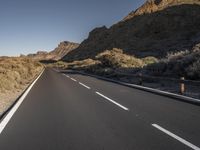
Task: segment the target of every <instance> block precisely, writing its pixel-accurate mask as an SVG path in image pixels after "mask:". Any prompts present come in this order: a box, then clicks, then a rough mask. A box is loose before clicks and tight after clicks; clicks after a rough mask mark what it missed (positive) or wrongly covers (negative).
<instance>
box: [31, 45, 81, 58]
mask: <svg viewBox="0 0 200 150" xmlns="http://www.w3.org/2000/svg"><path fill="white" fill-rule="evenodd" d="M78 46H79V44H77V43H72V42H68V41H64V42H61V43H60V44H59V45H58V47H57V48H55V49H54V50H53V51H51V52H49V53H48V52H46V51H39V52H37V53H36V54H29V55H27V56H28V57H30V58H33V59H35V60H59V59H61V58H62V57H64V56H65V55H66V54H67V53H69V52H70V51H72V50H73V49H76V48H77V47H78Z"/></svg>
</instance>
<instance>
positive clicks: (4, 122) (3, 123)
mask: <svg viewBox="0 0 200 150" xmlns="http://www.w3.org/2000/svg"><path fill="white" fill-rule="evenodd" d="M43 72H44V70H43V71H42V73H41V74H40V75H39V76H38V77H37V79H35V81H34V82H33V83H32V84H31V85H30V86H29V88H28V89H27V90H26V91H25V93H24V94H23V95H22V97H21V98H20V99H19V100H18V101H17V103H16V104H15V105H14V107H13V108H12V109H11V110H10V111H9V112H8V114H7V115H6V116H5V118H4V119H3V120H2V121H1V122H0V134H1V133H2V131H3V130H4V128H5V127H6V125H7V124H8V122H9V121H10V119H11V118H12V116H13V115H14V113H15V112H16V111H17V109H18V108H19V106H20V105H21V104H22V102H23V101H24V99H25V98H26V96H27V95H28V93H29V92H30V90H31V89H32V87H33V86H34V84H35V83H36V82H37V81H38V79H39V78H40V77H41V75H42V74H43Z"/></svg>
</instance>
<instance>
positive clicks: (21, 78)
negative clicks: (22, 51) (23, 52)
mask: <svg viewBox="0 0 200 150" xmlns="http://www.w3.org/2000/svg"><path fill="white" fill-rule="evenodd" d="M42 68H43V66H42V65H41V64H40V63H37V62H34V61H32V60H31V59H27V58H16V57H12V58H1V57H0V114H1V112H2V111H3V110H4V109H5V108H6V107H7V106H9V105H10V104H11V103H12V101H13V100H14V99H15V98H16V96H17V95H19V94H20V93H21V92H22V91H23V90H24V89H25V87H26V86H27V85H28V84H29V83H30V82H31V81H32V80H33V79H34V78H35V77H36V75H38V74H39V73H40V72H41V70H42Z"/></svg>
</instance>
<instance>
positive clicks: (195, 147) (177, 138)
mask: <svg viewBox="0 0 200 150" xmlns="http://www.w3.org/2000/svg"><path fill="white" fill-rule="evenodd" d="M152 126H153V127H155V128H157V129H159V130H160V131H162V132H164V133H166V134H167V135H169V136H171V137H173V138H174V139H176V140H178V141H179V142H181V143H183V144H185V145H187V146H188V147H190V148H192V149H194V150H200V148H199V147H197V146H195V145H193V144H192V143H190V142H188V141H186V140H185V139H183V138H181V137H179V136H177V135H175V134H173V133H172V132H170V131H168V130H166V129H164V128H162V127H161V126H159V125H157V124H152Z"/></svg>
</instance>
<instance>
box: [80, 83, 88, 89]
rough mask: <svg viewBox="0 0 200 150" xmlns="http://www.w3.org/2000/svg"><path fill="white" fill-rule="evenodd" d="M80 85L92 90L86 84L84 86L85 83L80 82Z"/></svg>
mask: <svg viewBox="0 0 200 150" xmlns="http://www.w3.org/2000/svg"><path fill="white" fill-rule="evenodd" d="M79 84H80V85H82V86H84V87H85V88H87V89H91V88H90V87H89V86H87V85H85V84H83V83H81V82H79Z"/></svg>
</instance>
